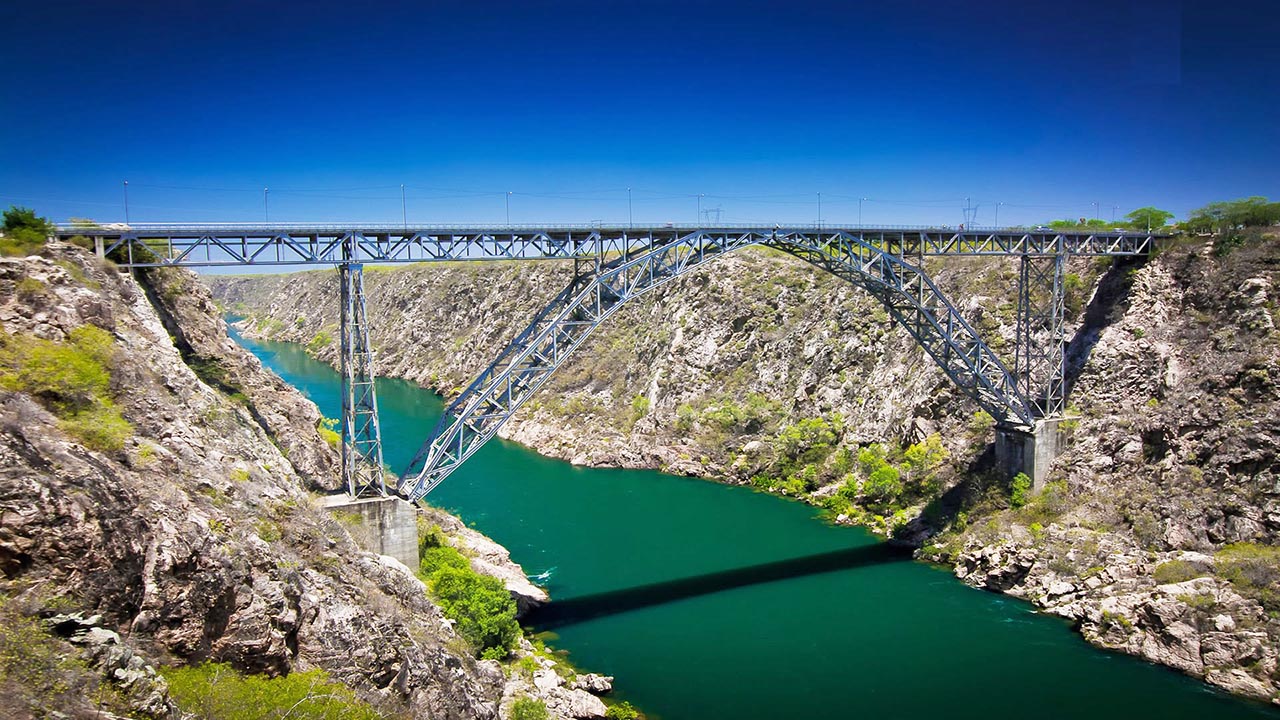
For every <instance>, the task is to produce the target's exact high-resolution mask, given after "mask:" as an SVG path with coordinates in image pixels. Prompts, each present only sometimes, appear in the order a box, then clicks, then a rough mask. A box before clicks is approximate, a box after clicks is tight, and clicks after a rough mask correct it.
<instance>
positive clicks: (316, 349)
mask: <svg viewBox="0 0 1280 720" xmlns="http://www.w3.org/2000/svg"><path fill="white" fill-rule="evenodd" d="M332 343H333V336H332V335H330V334H329V331H327V330H321V331H320V332H318V333H316V334H315V337H313V338H311V342H309V343H307V353H308V354H311V355H317V354H319V353H320V351H321V350H323V349H325V348H326V347H328V346H329V345H330V344H332Z"/></svg>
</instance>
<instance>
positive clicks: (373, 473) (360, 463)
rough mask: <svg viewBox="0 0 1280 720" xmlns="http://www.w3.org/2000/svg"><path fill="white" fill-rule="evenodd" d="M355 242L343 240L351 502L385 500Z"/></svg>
mask: <svg viewBox="0 0 1280 720" xmlns="http://www.w3.org/2000/svg"><path fill="white" fill-rule="evenodd" d="M355 242H356V240H355V238H354V237H353V236H350V235H348V236H347V237H346V238H344V239H343V241H342V258H343V262H342V263H340V264H339V265H338V276H339V280H340V282H341V283H342V289H341V303H342V309H341V319H340V323H339V324H340V327H341V332H342V342H341V349H342V368H341V369H342V479H343V481H344V483H345V484H346V486H347V492H348V493H349V494H350V495H351V497H352V498H355V499H359V498H367V497H385V496H386V494H387V487H386V482H385V480H384V478H383V469H382V433H381V430H380V428H379V425H378V398H377V393H376V391H375V388H374V372H373V349H372V348H371V347H370V346H369V323H368V319H367V317H366V316H365V302H364V266H363V265H361V264H360V263H359V262H355V261H354V259H355V256H356V255H355Z"/></svg>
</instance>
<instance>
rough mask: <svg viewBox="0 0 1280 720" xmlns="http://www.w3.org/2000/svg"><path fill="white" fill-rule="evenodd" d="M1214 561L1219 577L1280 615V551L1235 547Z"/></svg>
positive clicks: (1255, 546) (1247, 545)
mask: <svg viewBox="0 0 1280 720" xmlns="http://www.w3.org/2000/svg"><path fill="white" fill-rule="evenodd" d="M1214 558H1215V559H1216V560H1217V573H1218V576H1219V577H1221V578H1223V579H1224V580H1227V581H1228V582H1230V583H1231V584H1232V585H1233V586H1234V587H1235V588H1236V590H1237V591H1239V592H1240V594H1241V595H1244V596H1246V597H1251V598H1253V599H1255V600H1257V601H1258V602H1259V603H1261V604H1262V607H1263V608H1265V609H1266V610H1267V612H1268V613H1270V614H1271V615H1273V616H1274V615H1277V614H1280V547H1273V546H1271V545H1259V544H1257V543H1247V542H1246V543H1233V544H1231V545H1227V546H1226V547H1224V548H1222V549H1221V550H1219V551H1218V552H1217V553H1215V554H1214Z"/></svg>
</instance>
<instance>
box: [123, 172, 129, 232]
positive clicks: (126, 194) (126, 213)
mask: <svg viewBox="0 0 1280 720" xmlns="http://www.w3.org/2000/svg"><path fill="white" fill-rule="evenodd" d="M124 224H125V225H128V224H129V181H128V180H125V181H124Z"/></svg>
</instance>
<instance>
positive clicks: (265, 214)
mask: <svg viewBox="0 0 1280 720" xmlns="http://www.w3.org/2000/svg"><path fill="white" fill-rule="evenodd" d="M269 192H271V191H270V189H268V188H262V219H263V221H264V222H271V208H270V206H268V205H267V193H269Z"/></svg>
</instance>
